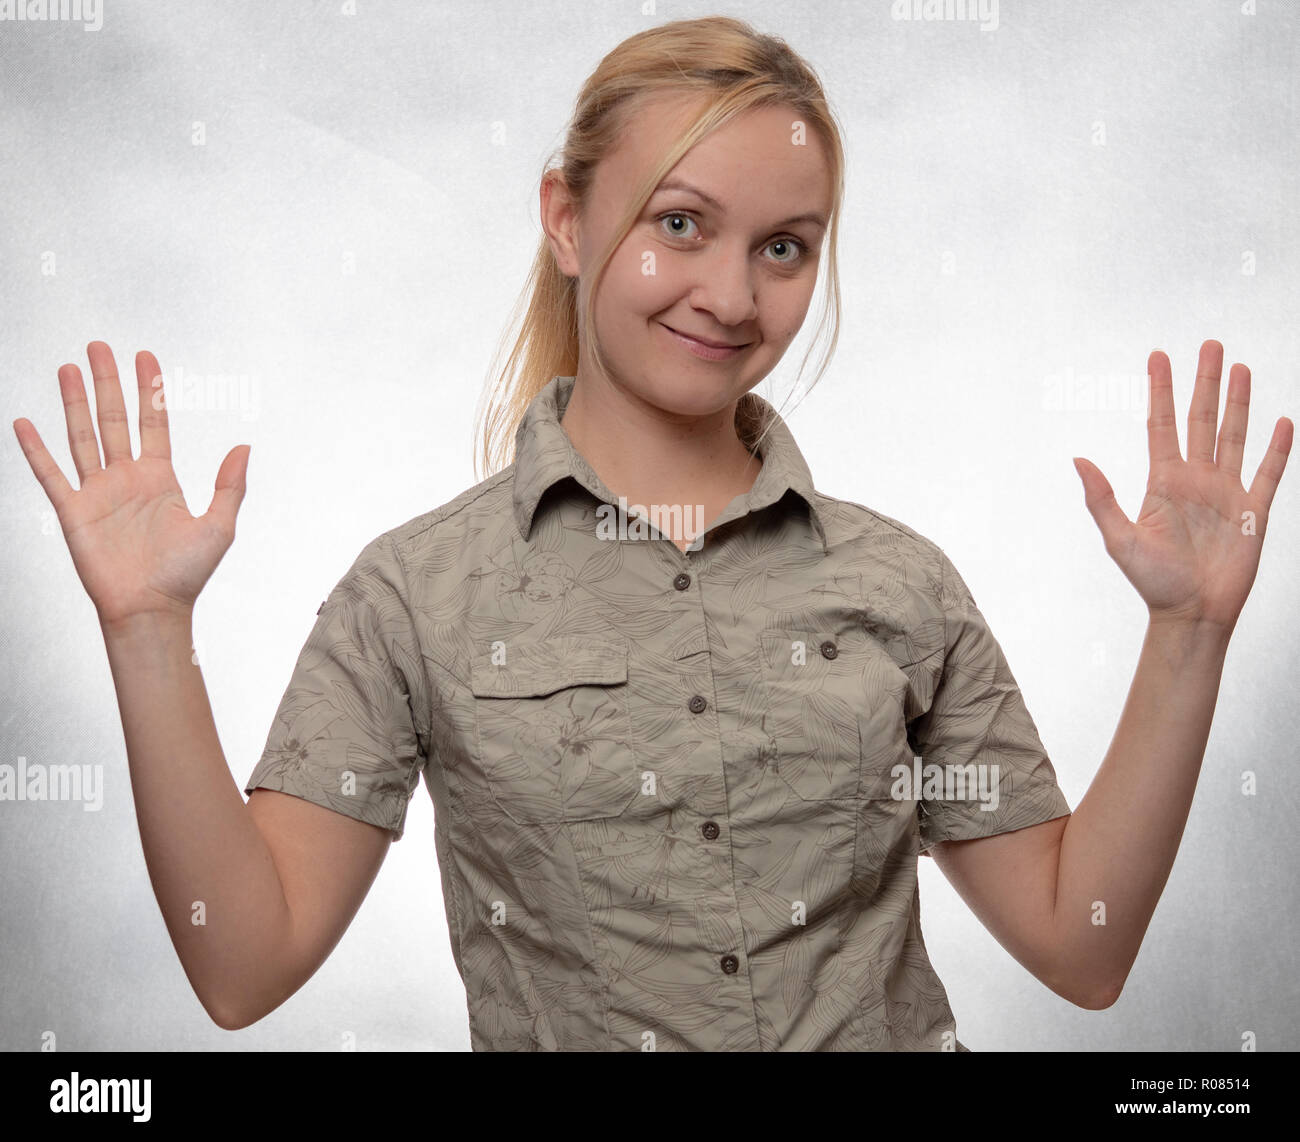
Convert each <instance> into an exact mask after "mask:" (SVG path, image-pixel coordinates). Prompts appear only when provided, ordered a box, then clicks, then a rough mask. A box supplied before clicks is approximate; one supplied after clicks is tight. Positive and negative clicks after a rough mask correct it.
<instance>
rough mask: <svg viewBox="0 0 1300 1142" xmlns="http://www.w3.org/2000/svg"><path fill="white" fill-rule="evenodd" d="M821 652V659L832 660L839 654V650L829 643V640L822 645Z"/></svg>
mask: <svg viewBox="0 0 1300 1142" xmlns="http://www.w3.org/2000/svg"><path fill="white" fill-rule="evenodd" d="M821 651H822V657H823V658H834V657H835V656H836V655H837V654H839V648H838V647H836V645H835V644H834V643H833V642H831V641H830V640H829V639H828V640H827V641H826V642H824V643H822V645H821Z"/></svg>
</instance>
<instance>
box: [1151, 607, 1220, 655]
mask: <svg viewBox="0 0 1300 1142" xmlns="http://www.w3.org/2000/svg"><path fill="white" fill-rule="evenodd" d="M1232 631H1233V627H1232V626H1229V625H1225V624H1223V623H1218V622H1213V621H1211V620H1209V619H1194V618H1182V617H1177V618H1176V617H1173V616H1168V615H1158V614H1155V613H1151V614H1149V615H1148V618H1147V637H1148V639H1152V640H1155V641H1157V642H1159V643H1160V644H1161V645H1162V646H1164V647H1166V648H1167V649H1168V650H1170V651H1173V652H1175V653H1178V654H1180V655H1183V656H1187V657H1206V656H1219V657H1222V656H1223V655H1224V654H1225V653H1226V652H1227V649H1228V643H1229V641H1230V640H1231V638H1232Z"/></svg>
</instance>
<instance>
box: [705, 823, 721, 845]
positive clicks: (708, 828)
mask: <svg viewBox="0 0 1300 1142" xmlns="http://www.w3.org/2000/svg"><path fill="white" fill-rule="evenodd" d="M721 831H722V830H721V829H719V828H718V822H717V821H705V822H704V824H702V825H701V826H700V832H701V833H703V834H704V839H705V840H706V841H716V840H717V839H718V834H719V833H720V832H721Z"/></svg>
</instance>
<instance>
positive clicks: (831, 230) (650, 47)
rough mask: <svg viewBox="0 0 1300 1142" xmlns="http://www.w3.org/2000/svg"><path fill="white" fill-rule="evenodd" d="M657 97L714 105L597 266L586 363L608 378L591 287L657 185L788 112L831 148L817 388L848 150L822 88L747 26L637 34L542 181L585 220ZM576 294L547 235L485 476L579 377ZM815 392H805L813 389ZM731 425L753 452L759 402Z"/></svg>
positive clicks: (492, 408)
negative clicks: (563, 380)
mask: <svg viewBox="0 0 1300 1142" xmlns="http://www.w3.org/2000/svg"><path fill="white" fill-rule="evenodd" d="M661 94H698V95H712V96H714V98H712V100H711V101H710V102H709V103H708V105H707V106H706V107H705V108H704V109H703V110H702V111H701V112H700V113H699V115H698V116H696V118H695V120H694V122H693V123H691V124H690V126H689V127H688V128H687V129H686V131H685V132H684V133H683V134H682V136H681V137H680V138H679V139H678V140H677V142H676V143H675V144H674V145H673V146H672V147H671V148H670V149H669V151H668V153H667V154H665V155H664V156H663V157H662V158H661V159H660V161H659V164H658V166H657V167H656V168H655V169H654V170H652V171H651V172H650V174H649V175H648V176H647V177H646V179H645V181H644V182H643V183H642V184H641V186H640V187H639V188H638V189H637V191H636V192H635V193H634V194H633V196H632V201H631V202H630V203H629V204H628V208H627V211H626V213H625V214H624V216H623V218H622V220H621V222H620V224H619V226H618V227H616V230H615V235H614V237H613V238H612V239H611V241H610V243H609V245H608V246H607V247H606V249H605V250H604V252H603V253H602V255H601V257H600V258H599V259H598V260H597V262H596V269H595V275H594V280H593V282H592V287H591V289H590V290H589V291H588V294H587V311H586V313H585V315H584V320H583V323H582V328H583V332H584V334H585V337H584V340H585V342H586V345H585V348H586V349H587V353H588V356H589V358H590V359H591V360H592V361H593V362H595V363H596V367H597V369H598V371H601V372H604V371H605V370H604V365H603V362H602V358H601V355H600V352H599V347H598V345H597V343H596V340H595V326H594V322H593V320H592V314H593V310H594V306H595V296H596V289H597V287H598V286H599V284H600V281H601V279H602V277H603V276H604V273H605V270H606V268H607V267H608V265H609V260H610V258H611V257H612V256H613V254H614V251H615V250H616V249H617V248H618V246H619V244H620V243H621V242H622V241H623V239H624V238H625V237H626V236H627V234H628V232H629V231H630V230H631V229H632V226H633V225H634V224H635V222H636V219H637V217H638V216H639V215H640V212H641V210H642V209H643V208H644V206H645V204H646V202H647V201H648V200H649V199H650V196H651V195H652V194H653V193H654V190H655V188H656V187H657V186H658V184H659V182H660V180H661V179H662V178H663V177H664V176H665V175H666V174H667V173H668V171H670V170H671V169H672V168H673V167H674V166H675V165H676V164H677V163H678V161H679V160H680V159H681V158H682V156H683V155H685V154H686V152H687V151H689V150H690V149H691V147H693V146H694V145H695V144H696V143H697V142H698V141H699V140H700V139H701V138H703V137H704V136H705V135H706V134H708V133H709V132H710V131H712V130H714V129H716V128H718V127H720V126H722V125H723V124H725V123H727V122H728V121H729V120H730V119H732V118H733V117H734V116H736V115H738V114H740V113H741V112H743V111H747V110H749V109H751V108H756V107H765V106H773V105H778V104H780V105H786V104H788V105H791V106H792V107H793V108H794V109H795V111H796V113H797V115H798V117H799V119H801V120H802V121H804V123H805V124H806V126H809V127H811V128H812V129H814V130H816V131H817V132H818V134H819V136H820V138H821V140H822V142H823V143H824V145H825V147H826V151H827V154H828V158H829V163H830V172H831V186H832V204H831V212H830V216H829V218H828V220H827V223H828V225H827V235H826V239H825V242H824V247H823V248H824V249H825V250H826V251H827V252H828V255H829V256H828V258H827V281H828V283H829V289H828V291H827V294H826V297H825V302H824V305H823V309H822V315H821V320H820V322H819V324H818V327H817V332H818V335H819V336H820V335H821V333H822V331H823V330H824V329H825V327H826V325H827V321H828V318H829V320H830V327H831V337H830V341H829V344H828V346H827V348H826V349H825V351H824V352H823V354H822V357H821V363H820V365H819V367H818V370H817V374H816V376H815V377H814V379H813V384H814V385H815V384H816V383H817V381H818V380H820V379H821V376H822V374H823V373H824V372H825V370H826V366H827V365H828V364H829V362H830V358H831V355H832V354H833V353H834V351H835V344H836V342H837V341H838V339H839V314H840V287H839V269H838V265H837V261H836V236H837V233H838V227H839V214H840V203H841V201H842V199H843V196H844V151H843V146H842V144H841V142H840V129H839V125H838V123H837V121H836V119H835V116H834V112H833V111H832V110H831V108H830V106H829V104H828V103H827V100H826V96H825V94H824V92H823V90H822V86H821V83H820V81H819V80H818V78H817V76H816V74H815V72H814V71H813V69H812V68H811V67H810V66H809V65H808V64H807V63H806V62H805V61H804V60H803V59H802V58H801V57H800V56H799V55H797V54H796V53H795V52H794V51H793V50H792V49H791V48H790V47H789V46H788V45H787V44H786V43H785V41H784V40H782V39H779V38H778V37H775V36H769V35H763V34H761V33H759V32H757V31H755V30H754V29H753V28H752V27H751V26H750V25H749V24H746V23H744V22H743V21H740V20H735V19H732V18H731V17H727V16H709V17H706V18H703V19H698V20H679V21H675V22H673V23H668V24H661V25H659V26H658V27H654V28H650V29H647V30H646V31H644V32H638V33H637V34H636V35H634V36H630V37H629V38H628V39H626V40H624V41H623V42H622V43H620V44H619V45H618V46H617V47H616V48H614V49H613V51H611V52H610V53H609V54H608V55H606V56H605V58H604V59H602V60H601V61H600V64H599V65H598V66H597V68H596V70H595V71H594V72H592V74H591V76H590V77H589V78H588V79H587V82H586V83H585V84H584V85H583V88H582V91H581V92H580V93H579V96H578V102H577V106H576V108H575V111H574V115H573V118H572V119H571V120H570V123H569V126H568V129H567V131H566V134H565V140H564V144H563V148H562V152H563V158H562V161H561V163H560V165H559V167H558V168H553V167H551V165H550V164H549V163H548V165H547V169H546V171H544V172H543V175H542V177H543V178H546V177H547V176H548V175H549V173H550V171H551V170H552V169H558V170H559V172H560V174H561V175H562V177H563V179H564V182H565V184H566V185H567V187H568V189H569V191H570V192H571V194H572V195H573V198H574V201H575V202H576V206H577V210H578V211H579V213H581V211H582V210H583V209H584V208H585V206H586V203H587V200H588V196H589V194H590V192H591V186H592V181H593V178H594V175H595V171H596V166H597V164H598V163H599V162H600V160H601V158H602V157H603V156H604V155H605V154H606V153H607V152H608V151H609V150H610V149H611V148H612V147H613V146H614V144H615V143H616V142H617V141H618V140H619V138H620V137H621V136H622V135H623V133H624V131H625V129H626V127H627V124H628V122H629V120H630V118H631V116H632V115H633V114H634V113H635V110H636V107H637V104H638V103H639V101H640V100H641V99H643V98H646V97H652V96H656V95H661ZM539 189H540V188H539ZM577 287H578V281H577V279H576V278H570V277H566V276H565V275H564V274H563V273H562V272H561V271H560V268H559V266H558V265H557V264H556V261H555V256H554V254H553V253H552V252H551V247H550V243H549V242H548V240H547V237H546V235H545V233H543V234H542V237H541V241H540V243H539V245H538V249H537V253H536V255H535V256H534V258H533V265H532V269H531V271H530V272H529V275H528V279H527V281H526V283H525V285H524V288H523V291H522V292H521V294H520V297H519V301H518V302H517V303H516V305H515V309H514V313H513V314H512V318H511V322H510V328H513V326H514V324H515V320H516V319H517V317H518V314H519V312H520V309H521V307H522V306H523V304H524V301H525V299H526V300H527V309H526V311H525V312H524V317H523V323H522V325H521V326H520V329H519V333H518V335H517V337H516V339H515V343H514V348H513V349H512V350H511V352H510V355H509V357H508V358H507V359H506V361H505V364H504V366H502V367H501V368H499V369H498V368H497V362H498V361H499V360H500V357H501V353H502V351H503V350H504V347H505V344H506V343H507V341H508V340H509V328H508V329H507V331H506V333H505V334H503V336H502V339H501V342H500V344H499V345H498V348H497V352H496V355H495V356H494V358H493V364H492V368H491V369H490V375H491V376H493V377H495V382H494V383H492V384H491V386H490V392H489V393H488V394H487V395H488V405H487V410H486V414H485V415H484V413H483V410H482V403H481V404H480V415H479V417H478V422H479V423H482V424H483V426H484V427H483V434H482V451H481V454H480V455H479V456H478V457H476V467H477V464H478V462H479V461H480V460H481V461H482V463H483V464H484V465H486V467H487V469H488V471H489V473H493V472H496V471H497V470H499V469H500V468H501V467H504V466H505V465H506V464H509V463H511V462H513V459H514V437H515V432H516V431H517V429H518V426H519V422H520V420H521V419H522V417H523V415H524V412H525V411H526V409H527V408H528V405H529V403H530V402H531V401H532V399H533V398H534V397H535V396H536V395H537V393H538V392H540V391H541V389H543V388H544V387H545V386H546V385H547V384H548V383H549V382H550V380H551V379H552V378H553V377H556V376H573V375H575V374H576V373H577V367H578V348H579V346H578V330H579V323H578V314H577V296H578V289H577ZM809 352H811V347H810V349H809ZM807 359H808V354H805V355H804V361H803V363H802V364H801V365H800V369H799V373H800V375H801V376H802V374H803V366H804V365H805V364H806V363H807ZM812 387H813V385H809V386H808V391H811V389H812ZM745 395H746V396H749V395H750V394H745ZM805 395H806V394H805ZM800 399H802V398H800ZM736 424H737V429H738V431H739V432H740V436H741V439H742V440H745V441H746V442H748V441H750V440H751V439H752V440H753V448H756V447H757V445H758V438H755V436H754V433H755V431H756V430H759V429H762V428H764V427H765V426H763V425H762V424H761V423H760V422H759V421H758V420H757V405H756V403H755V402H753V401H752V400H746V399H744V398H743V397H742V399H741V400H740V401H739V402H737V410H736ZM760 436H761V433H760ZM751 451H752V448H751Z"/></svg>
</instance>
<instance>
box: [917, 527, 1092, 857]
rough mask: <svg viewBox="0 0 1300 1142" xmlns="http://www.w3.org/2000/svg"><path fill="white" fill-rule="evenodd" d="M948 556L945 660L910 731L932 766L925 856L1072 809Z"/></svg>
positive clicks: (926, 772)
mask: <svg viewBox="0 0 1300 1142" xmlns="http://www.w3.org/2000/svg"><path fill="white" fill-rule="evenodd" d="M939 555H940V576H939V602H940V604H941V606H942V608H943V615H944V655H943V665H942V669H941V672H940V675H939V679H938V682H937V684H936V686H935V690H934V695H933V699H932V701H931V703H930V706H929V709H928V710H927V711H926V712H925V713H924V714H922V715H921V716H920V717H918V718H916V719H915V720H914V721H913V722H912V723H911V724H910V725H909V727H908V738H909V741H910V743H911V745H912V750H913V753H914V755H915V756H918V757H920V759H921V767H922V768H921V777H922V781H923V785H922V796H921V798H920V802H919V806H918V810H917V812H918V817H919V828H920V834H921V849H922V851H923V852H924V851H925V850H927V849H929V848H930V846H931V845H934V844H937V843H938V842H940V841H961V840H971V839H974V838H976V837H991V836H994V835H996V834H998V833H1009V832H1013V831H1015V830H1016V829H1023V828H1026V827H1027V826H1029V825H1038V824H1041V823H1042V822H1044V821H1050V820H1052V819H1053V818H1056V817H1062V816H1065V815H1067V814H1068V813H1069V812H1070V805H1069V802H1068V801H1066V799H1065V794H1064V793H1062V792H1061V788H1060V786H1059V785H1058V784H1057V780H1056V771H1055V770H1054V769H1053V768H1052V763H1051V762H1050V761H1049V760H1048V757H1047V751H1046V750H1045V749H1044V748H1043V743H1042V741H1041V740H1040V738H1039V736H1038V729H1037V727H1036V726H1035V725H1034V722H1033V719H1032V718H1031V717H1030V716H1029V710H1028V709H1027V708H1026V707H1025V702H1024V698H1023V697H1022V696H1021V693H1020V688H1019V687H1018V686H1017V685H1016V680H1015V678H1014V677H1013V676H1012V673H1011V668H1010V667H1009V666H1008V665H1007V660H1006V658H1005V656H1004V655H1003V653H1002V648H1001V647H1000V646H999V645H998V642H997V640H996V639H995V638H994V637H993V632H992V631H991V630H989V627H988V624H987V623H986V622H985V621H984V616H983V615H982V614H980V612H979V609H978V608H977V607H976V606H975V600H974V598H973V597H972V596H971V593H970V590H969V588H968V587H967V586H966V583H965V582H964V581H963V580H962V578H961V576H960V575H959V574H957V569H956V568H955V567H954V566H953V565H952V563H951V562H950V561H949V559H948V557H947V556H946V555H944V554H943V553H942V552H940V553H939ZM913 764H914V765H915V762H914V763H913ZM931 766H933V767H935V768H933V769H931V768H930V767H931ZM927 778H929V779H930V780H931V783H930V784H928V785H927V784H925V781H926V779H927ZM985 806H988V807H987V808H986V807H985ZM926 855H929V854H928V853H927V854H926Z"/></svg>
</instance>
